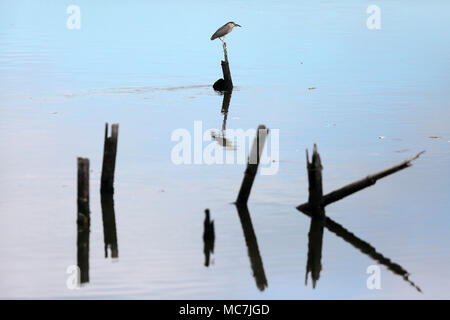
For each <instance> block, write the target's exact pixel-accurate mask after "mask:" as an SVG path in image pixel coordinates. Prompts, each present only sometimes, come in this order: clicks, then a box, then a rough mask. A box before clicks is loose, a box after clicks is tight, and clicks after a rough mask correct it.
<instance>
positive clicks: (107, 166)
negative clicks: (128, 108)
mask: <svg viewBox="0 0 450 320" xmlns="http://www.w3.org/2000/svg"><path fill="white" fill-rule="evenodd" d="M118 135H119V125H118V124H113V125H112V126H111V136H110V137H108V123H106V124H105V144H104V148H103V166H102V178H101V187H100V192H102V193H104V192H107V193H114V170H115V168H116V154H117V139H118Z"/></svg>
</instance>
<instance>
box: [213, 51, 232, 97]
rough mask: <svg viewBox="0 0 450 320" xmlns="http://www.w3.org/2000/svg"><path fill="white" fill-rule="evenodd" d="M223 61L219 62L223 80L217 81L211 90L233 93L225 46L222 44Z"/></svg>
mask: <svg viewBox="0 0 450 320" xmlns="http://www.w3.org/2000/svg"><path fill="white" fill-rule="evenodd" d="M223 55H224V59H225V60H222V61H221V66H222V73H223V79H219V80H217V81H216V82H215V83H214V85H213V88H214V90H216V91H228V92H231V91H233V81H232V80H231V72H230V65H229V63H228V54H227V44H226V43H225V42H223Z"/></svg>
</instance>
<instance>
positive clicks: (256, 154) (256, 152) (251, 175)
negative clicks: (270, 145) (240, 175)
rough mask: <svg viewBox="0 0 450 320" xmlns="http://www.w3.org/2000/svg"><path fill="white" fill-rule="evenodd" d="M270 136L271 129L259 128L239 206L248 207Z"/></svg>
mask: <svg viewBox="0 0 450 320" xmlns="http://www.w3.org/2000/svg"><path fill="white" fill-rule="evenodd" d="M268 134H269V129H267V128H266V126H264V125H259V126H258V129H257V131H256V137H255V140H254V141H253V145H252V149H251V151H250V156H249V158H248V163H247V169H245V173H244V179H243V180H242V185H241V189H240V190H239V195H238V197H237V200H236V203H237V204H239V205H246V204H247V202H248V198H249V196H250V191H251V190H252V186H253V181H254V180H255V176H256V172H257V171H258V165H259V161H260V158H261V154H262V152H263V149H264V145H265V143H266V138H267V135H268Z"/></svg>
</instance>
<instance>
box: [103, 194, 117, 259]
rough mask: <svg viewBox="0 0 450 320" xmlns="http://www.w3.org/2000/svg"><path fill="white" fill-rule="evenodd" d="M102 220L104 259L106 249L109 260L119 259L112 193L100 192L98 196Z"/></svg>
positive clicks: (106, 256)
mask: <svg viewBox="0 0 450 320" xmlns="http://www.w3.org/2000/svg"><path fill="white" fill-rule="evenodd" d="M100 198H101V205H102V219H103V239H104V242H105V258H108V249H109V250H110V251H111V258H118V257H119V249H118V245H117V232H116V216H115V211H114V198H113V194H112V193H108V192H102V193H101V194H100Z"/></svg>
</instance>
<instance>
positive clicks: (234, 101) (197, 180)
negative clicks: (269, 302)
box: [0, 0, 450, 299]
mask: <svg viewBox="0 0 450 320" xmlns="http://www.w3.org/2000/svg"><path fill="white" fill-rule="evenodd" d="M72 4H75V5H78V6H79V7H80V10H81V28H80V29H79V30H70V29H68V28H67V27H66V21H67V19H68V17H69V14H67V13H66V9H67V7H68V6H69V5H72ZM371 4H376V5H378V6H379V7H380V9H381V29H379V30H369V29H368V28H367V27H366V20H367V18H368V17H369V14H367V13H366V9H367V7H368V6H369V5H371ZM449 10H450V4H449V3H448V1H438V0H434V1H396V2H392V1H377V3H372V2H367V1H346V2H336V1H315V2H309V1H298V0H296V1H283V2H278V1H226V2H223V1H195V2H189V3H187V2H185V1H172V2H158V1H126V2H113V3H112V2H110V1H95V2H94V1H76V2H72V1H40V2H39V3H37V2H35V1H18V0H16V1H6V0H1V1H0V149H1V150H2V161H1V164H0V195H1V196H0V256H1V257H2V259H1V260H0V297H2V298H94V299H95V298H97V299H98V298H127V299H143V298H151V299H172V298H194V299H197V298H198V299H201V298H228V299H240V298H248V299H276V298H285V299H303V298H308V299H323V298H337V299H347V298H352V299H383V298H384V299H394V298H408V299H409V298H410V299H431V298H445V299H448V298H450V295H449V291H448V289H447V288H449V287H450V280H449V279H450V278H449V277H448V274H447V272H448V270H449V268H450V233H449V231H450V219H449V217H448V214H449V208H450V201H449V197H448V190H449V180H450V171H449V165H448V164H449V160H450V149H449V146H450V144H449V143H450V130H449V127H450V126H449V125H450V120H449V111H450V105H449V101H450V63H449V62H450V43H449V41H448V35H449V34H450V23H449V21H448V12H449ZM230 20H232V21H235V22H237V23H239V24H240V25H242V28H235V30H233V32H232V33H231V34H230V35H228V36H227V37H226V41H227V48H228V57H229V60H230V68H231V72H232V76H233V82H234V85H235V90H234V91H233V94H232V97H231V103H230V107H229V112H228V115H227V123H226V125H227V128H228V129H244V130H247V129H251V128H256V127H257V126H258V125H259V124H265V125H266V126H267V127H268V128H270V129H272V130H273V129H279V136H280V141H279V146H280V159H279V170H278V172H277V174H276V175H272V176H261V175H258V176H257V177H256V180H255V184H254V187H253V190H252V194H251V196H250V200H249V212H250V215H251V219H252V223H253V228H254V232H255V235H256V238H257V243H258V247H259V252H260V256H261V260H262V262H263V265H264V270H265V276H266V278H267V282H268V286H267V288H266V289H265V290H264V291H260V290H259V289H258V288H257V286H256V285H255V279H254V278H253V275H252V274H253V272H252V269H251V263H250V260H249V257H248V254H247V246H246V241H245V238H244V234H243V230H242V226H241V224H240V220H239V217H238V214H237V211H236V209H235V207H234V206H233V205H231V202H233V201H234V200H235V199H236V195H237V192H238V190H239V187H240V183H241V180H242V176H243V171H244V170H245V166H244V165H206V164H203V165H178V166H177V165H175V164H173V162H172V161H171V158H170V154H171V150H172V148H173V147H174V145H175V142H173V141H171V139H170V138H171V134H172V132H173V131H174V130H176V129H179V128H183V129H186V130H188V131H189V132H193V130H194V121H202V124H203V128H204V129H205V130H206V128H217V129H219V130H220V128H221V127H222V123H223V114H221V112H220V111H221V106H222V99H223V96H221V95H218V94H217V93H215V92H214V91H213V89H212V87H211V86H212V84H213V83H214V82H215V81H216V80H217V79H218V78H219V77H221V69H220V59H222V57H223V52H222V46H221V43H220V41H219V40H215V41H210V40H209V38H210V36H211V34H212V33H213V32H214V31H215V30H216V29H217V28H218V27H220V26H221V25H222V24H224V23H225V22H227V21H230ZM105 122H109V123H120V133H119V144H118V154H117V166H116V182H115V187H116V190H115V195H114V200H115V214H116V224H117V238H118V247H119V258H118V259H110V258H108V259H105V257H104V251H103V250H104V248H103V225H102V212H101V207H100V197H99V191H98V190H99V178H100V174H101V165H102V152H103V138H104V124H105ZM313 143H317V145H318V148H319V152H320V155H321V158H322V163H323V167H324V170H323V184H324V192H325V193H327V192H329V191H332V190H334V189H336V188H338V187H341V186H343V185H345V184H346V183H350V182H352V181H354V180H356V179H359V178H362V177H364V176H366V175H367V174H369V173H372V172H375V171H378V170H380V169H382V168H384V167H387V166H390V165H392V164H394V163H397V162H399V161H402V160H403V159H405V158H407V157H409V156H411V155H414V154H416V153H418V152H420V151H422V150H426V153H425V154H424V155H422V156H421V157H420V158H419V159H417V160H416V161H415V162H414V163H413V166H412V167H411V168H408V169H405V170H403V171H401V172H399V173H396V174H394V175H392V176H389V177H387V178H385V179H383V180H381V181H379V182H377V184H376V185H375V186H373V187H371V188H369V189H366V190H364V191H361V192H359V193H358V194H355V195H352V196H350V197H349V198H346V199H344V200H342V201H340V202H338V203H335V204H332V205H330V206H328V207H327V208H326V212H327V215H328V216H329V217H330V218H332V219H333V220H335V221H336V222H338V223H340V224H342V225H343V226H344V227H345V228H347V229H348V230H350V231H351V232H353V233H354V234H355V235H357V236H358V237H359V238H361V239H363V240H364V241H366V242H368V243H370V244H371V245H372V246H374V247H375V248H376V249H377V251H378V252H380V253H382V254H383V255H384V256H386V257H388V258H389V259H391V260H392V261H393V262H395V263H397V264H399V265H401V266H402V267H403V268H404V269H406V270H407V271H408V272H409V273H410V277H409V279H410V280H412V281H414V283H416V284H417V285H418V286H420V288H421V289H422V293H419V292H417V290H415V289H414V288H412V287H411V286H410V285H409V284H408V283H407V282H405V281H404V280H403V279H402V277H400V276H398V275H395V274H393V273H392V272H390V271H389V270H388V269H387V268H386V267H384V266H381V289H379V290H376V289H375V290H369V289H368V288H367V286H366V280H367V278H368V277H369V274H367V273H366V270H367V267H368V266H370V265H374V264H375V265H377V264H378V263H377V262H376V261H374V260H372V259H370V258H369V257H368V256H367V255H364V254H361V252H360V251H358V250H356V249H355V248H353V247H352V246H351V245H349V244H348V243H346V242H345V241H343V240H342V239H340V238H338V237H336V235H334V234H333V233H331V232H329V231H328V230H325V231H324V235H323V248H322V261H321V264H322V271H321V273H320V279H319V280H318V282H317V285H316V288H315V289H313V288H312V285H311V281H310V280H309V281H308V285H305V272H306V262H307V255H308V231H309V226H310V219H309V218H308V217H306V216H304V215H303V214H302V213H300V212H299V211H297V210H296V209H295V207H296V206H297V205H299V204H301V203H303V202H305V201H307V199H308V183H307V175H306V164H305V155H304V151H305V149H306V148H309V149H311V148H312V146H313ZM78 156H83V157H88V158H89V159H90V163H91V170H92V171H91V199H90V201H91V233H90V253H89V258H90V259H89V260H90V281H89V283H87V284H85V285H83V286H82V287H81V288H80V289H78V290H69V289H68V288H67V285H66V281H67V278H68V277H69V275H68V274H66V269H67V267H68V266H70V265H74V264H76V263H77V246H76V239H77V228H76V215H77V208H76V157H78ZM205 208H209V209H210V210H211V216H212V219H214V221H215V233H216V239H215V250H214V254H213V256H212V264H211V266H210V267H208V268H206V267H205V266H204V265H203V262H204V256H203V240H202V233H203V218H204V215H203V211H204V209H205Z"/></svg>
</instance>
